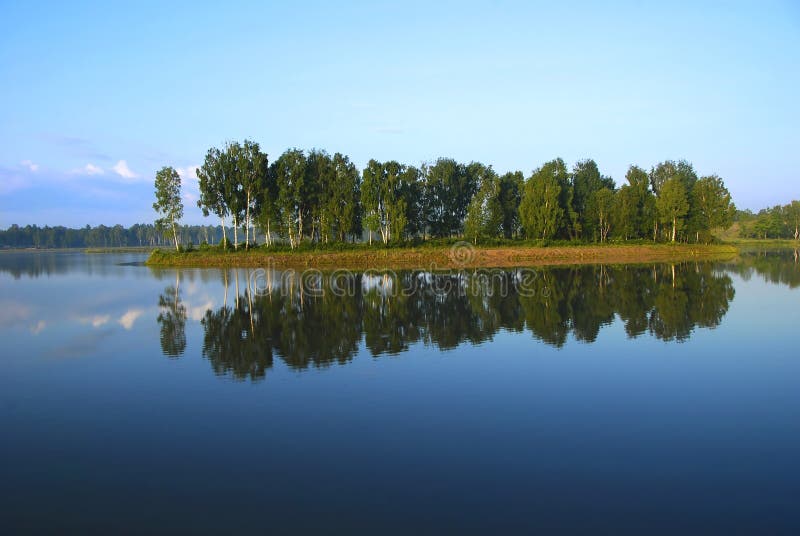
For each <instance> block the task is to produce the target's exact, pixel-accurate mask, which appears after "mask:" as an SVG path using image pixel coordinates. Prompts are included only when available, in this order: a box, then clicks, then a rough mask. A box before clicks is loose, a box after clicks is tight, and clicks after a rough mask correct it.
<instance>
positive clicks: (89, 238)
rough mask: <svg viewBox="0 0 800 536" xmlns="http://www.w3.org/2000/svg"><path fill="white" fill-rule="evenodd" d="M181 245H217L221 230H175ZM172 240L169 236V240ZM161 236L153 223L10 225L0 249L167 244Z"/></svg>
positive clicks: (208, 227) (195, 227)
mask: <svg viewBox="0 0 800 536" xmlns="http://www.w3.org/2000/svg"><path fill="white" fill-rule="evenodd" d="M177 230H178V235H179V238H180V240H181V242H182V243H183V244H189V243H192V244H201V243H203V242H207V243H209V244H218V243H219V242H220V240H222V228H221V227H219V226H216V227H214V226H212V225H181V226H179V227H178V228H177ZM170 239H171V237H170ZM168 243H169V240H166V239H165V238H164V236H163V234H162V233H161V232H160V231H158V230H157V229H156V226H155V225H153V224H149V223H148V224H136V225H133V226H131V227H128V228H125V227H123V226H122V225H114V226H113V227H107V226H105V225H98V226H97V227H90V226H88V225H87V226H86V227H83V228H80V229H71V228H68V227H63V226H55V227H49V226H45V227H39V226H37V225H26V226H25V227H20V226H18V225H12V226H11V227H9V228H8V229H6V230H4V231H3V230H0V247H4V248H99V247H132V246H160V245H164V244H168Z"/></svg>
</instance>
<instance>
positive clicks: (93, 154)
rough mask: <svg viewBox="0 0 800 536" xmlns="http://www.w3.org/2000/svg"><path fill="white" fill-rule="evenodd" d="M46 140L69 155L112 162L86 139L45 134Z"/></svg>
mask: <svg viewBox="0 0 800 536" xmlns="http://www.w3.org/2000/svg"><path fill="white" fill-rule="evenodd" d="M41 137H42V138H43V139H44V140H46V141H48V142H50V143H52V144H53V145H55V146H56V147H59V148H60V149H61V150H62V151H64V152H66V153H67V154H69V155H72V156H75V157H79V158H92V159H95V160H111V157H109V156H108V155H107V154H106V153H104V152H102V151H99V150H97V148H96V147H95V145H94V144H93V143H92V142H91V141H90V140H88V139H86V138H79V137H76V136H63V135H59V134H43V135H42V136H41Z"/></svg>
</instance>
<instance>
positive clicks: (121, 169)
mask: <svg viewBox="0 0 800 536" xmlns="http://www.w3.org/2000/svg"><path fill="white" fill-rule="evenodd" d="M111 169H113V170H114V173H116V174H117V175H119V176H120V177H122V178H123V179H135V178H136V177H138V176H139V175H137V174H136V173H134V172H133V171H131V168H129V167H128V163H127V162H126V161H125V160H120V161H119V162H117V163H116V164H115V165H114V167H113V168H111Z"/></svg>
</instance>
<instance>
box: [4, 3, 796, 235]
mask: <svg viewBox="0 0 800 536" xmlns="http://www.w3.org/2000/svg"><path fill="white" fill-rule="evenodd" d="M165 4H166V3H165ZM556 4H557V3H555V2H542V3H534V2H503V1H494V2H477V3H470V2H441V3H439V2H385V3H379V2H344V1H341V2H319V3H316V2H304V3H299V2H296V3H295V2H291V3H290V2H286V3H280V4H278V3H267V2H264V3H261V2H254V3H236V2H229V3H224V4H223V3H208V4H206V3H203V2H185V3H178V2H170V3H169V5H168V6H165V5H162V3H161V2H152V3H145V2H135V3H130V4H129V5H127V6H125V5H122V4H121V3H120V5H117V3H113V2H102V3H96V4H92V3H75V2H54V3H52V4H50V3H45V2H38V3H37V2H30V3H23V2H6V1H0V13H2V16H0V81H2V83H0V103H2V104H0V227H2V228H4V227H7V226H8V225H10V224H12V223H18V224H22V225H24V224H28V223H38V224H50V225H54V224H65V225H70V226H82V225H85V224H87V223H88V224H92V225H96V224H100V223H103V224H107V225H108V224H115V223H122V224H124V225H128V224H131V223H134V222H137V221H152V220H153V218H154V214H153V212H152V209H151V204H152V197H153V192H152V190H153V187H152V182H153V177H154V174H155V171H156V170H157V169H158V168H160V167H161V166H163V165H172V166H175V167H177V168H180V169H181V171H182V172H184V171H185V172H186V173H185V176H186V177H187V180H186V184H185V186H186V188H185V196H186V200H187V210H186V221H187V222H190V223H200V222H203V221H204V220H203V218H202V216H201V215H200V212H199V210H197V209H196V208H195V207H194V203H193V202H192V199H193V197H194V195H195V194H196V182H195V181H193V180H191V178H189V176H190V175H191V171H190V170H191V169H192V168H193V166H196V165H198V164H200V163H201V161H202V158H203V156H204V154H205V152H206V150H207V149H208V148H209V147H211V146H215V145H217V146H218V145H221V144H222V143H223V142H225V141H226V140H232V139H239V140H241V139H244V138H246V137H248V138H251V139H254V140H256V141H258V142H260V143H261V145H262V148H264V149H265V150H266V151H267V152H268V153H269V154H270V157H271V158H272V157H275V156H277V155H278V154H280V153H281V152H282V151H284V150H285V149H286V148H288V147H300V148H306V149H308V148H312V147H318V148H323V149H326V150H328V151H329V152H335V151H341V152H343V153H345V154H348V155H350V156H351V158H352V159H353V160H354V161H355V162H356V164H357V165H358V166H359V167H363V165H364V164H365V163H366V162H367V160H369V159H370V158H377V159H397V160H400V161H402V162H406V163H411V164H419V163H420V162H423V161H429V160H432V159H435V158H436V157H438V156H451V157H454V158H456V159H459V160H462V161H469V160H480V161H482V162H485V163H487V164H492V165H493V166H494V167H495V169H496V170H498V171H500V172H504V171H507V170H516V169H520V170H523V171H524V172H525V173H526V175H527V174H529V173H530V171H531V170H532V169H534V168H535V167H537V166H539V165H541V164H542V163H543V162H545V161H547V160H549V159H552V158H555V157H557V156H560V157H562V158H564V159H565V160H566V161H567V162H568V163H569V164H570V165H571V164H572V163H574V162H575V161H576V160H579V159H583V158H594V159H595V160H596V161H597V162H598V165H599V166H600V169H601V171H602V172H604V173H606V174H609V175H611V176H612V177H614V178H615V179H616V180H617V183H621V182H623V180H624V173H625V170H626V169H627V167H628V165H630V164H638V165H641V166H644V167H647V168H649V167H650V166H652V165H654V164H656V163H657V162H659V161H661V160H665V159H680V158H686V159H688V160H690V161H691V162H692V163H693V164H694V165H695V169H696V170H697V171H698V173H700V174H701V175H702V174H711V173H717V174H719V175H720V176H722V177H723V178H724V179H725V181H726V183H727V185H728V187H729V189H730V190H731V192H732V194H733V196H734V200H735V202H736V203H737V205H738V206H740V207H743V208H751V209H757V208H761V207H763V206H767V205H774V204H777V203H785V202H787V201H789V200H790V199H800V174H799V173H798V163H800V162H798V160H799V159H800V156H799V155H800V127H799V126H798V125H800V104H799V103H798V101H799V100H800V99H798V96H800V4H798V3H797V2H795V1H782V2H780V1H777V2H768V1H766V2H745V3H735V2H712V3H706V2H687V3H685V4H682V3H677V2H652V3H650V2H609V3H605V4H601V3H599V2H598V3H594V2H592V3H570V4H569V5H567V3H564V5H561V4H558V5H556ZM205 221H208V222H209V223H213V224H216V222H215V221H212V220H210V219H209V220H205Z"/></svg>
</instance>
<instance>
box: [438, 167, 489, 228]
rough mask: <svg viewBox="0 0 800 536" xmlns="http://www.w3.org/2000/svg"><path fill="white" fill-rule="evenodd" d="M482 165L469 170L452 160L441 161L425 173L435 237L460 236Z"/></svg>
mask: <svg viewBox="0 0 800 536" xmlns="http://www.w3.org/2000/svg"><path fill="white" fill-rule="evenodd" d="M482 171H483V168H482V164H476V163H472V164H470V166H469V168H468V167H467V166H464V165H463V164H459V163H458V162H456V161H455V160H453V159H452V158H439V159H438V160H437V161H436V162H435V163H434V164H433V165H432V166H426V167H425V168H424V172H425V193H424V195H425V215H426V220H427V226H428V228H429V229H430V232H431V234H432V235H433V236H438V237H449V236H452V235H453V234H454V233H455V234H459V233H460V232H461V231H462V229H463V225H464V217H465V216H466V214H467V207H468V206H469V202H470V201H471V200H472V196H473V195H475V192H476V191H477V189H478V181H479V177H480V174H481V172H482Z"/></svg>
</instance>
